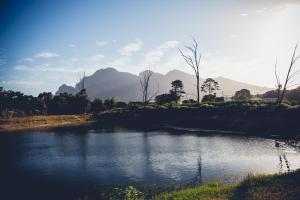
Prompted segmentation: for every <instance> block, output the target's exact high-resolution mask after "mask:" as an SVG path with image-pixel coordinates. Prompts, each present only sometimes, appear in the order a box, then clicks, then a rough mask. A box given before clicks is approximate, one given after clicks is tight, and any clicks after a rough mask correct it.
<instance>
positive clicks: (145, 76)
mask: <svg viewBox="0 0 300 200" xmlns="http://www.w3.org/2000/svg"><path fill="white" fill-rule="evenodd" d="M152 75H153V72H152V71H151V70H146V71H144V72H142V73H141V75H140V76H141V77H140V86H141V91H142V99H143V102H144V103H145V104H147V103H149V102H150V101H151V100H152V99H153V98H154V97H155V96H156V95H157V94H158V90H157V91H155V92H154V93H153V94H151V92H150V90H149V87H150V79H151V76H152Z"/></svg>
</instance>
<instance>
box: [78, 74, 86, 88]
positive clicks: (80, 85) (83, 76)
mask: <svg viewBox="0 0 300 200" xmlns="http://www.w3.org/2000/svg"><path fill="white" fill-rule="evenodd" d="M85 78H86V77H85V72H83V73H82V74H80V75H79V87H80V91H81V90H83V89H85V87H84V82H85Z"/></svg>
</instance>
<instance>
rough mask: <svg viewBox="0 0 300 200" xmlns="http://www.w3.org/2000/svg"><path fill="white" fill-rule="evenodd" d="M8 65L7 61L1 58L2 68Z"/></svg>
mask: <svg viewBox="0 0 300 200" xmlns="http://www.w3.org/2000/svg"><path fill="white" fill-rule="evenodd" d="M6 63H7V60H4V59H1V58H0V66H1V65H5V64H6Z"/></svg>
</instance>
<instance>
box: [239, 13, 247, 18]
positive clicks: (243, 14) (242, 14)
mask: <svg viewBox="0 0 300 200" xmlns="http://www.w3.org/2000/svg"><path fill="white" fill-rule="evenodd" d="M248 15H249V14H248V13H241V14H240V16H242V17H247V16H248Z"/></svg>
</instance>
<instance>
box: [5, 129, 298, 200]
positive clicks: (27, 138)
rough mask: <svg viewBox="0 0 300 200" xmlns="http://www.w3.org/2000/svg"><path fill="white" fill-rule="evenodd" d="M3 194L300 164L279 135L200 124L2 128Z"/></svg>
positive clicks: (147, 186) (148, 184) (90, 191)
mask: <svg viewBox="0 0 300 200" xmlns="http://www.w3.org/2000/svg"><path fill="white" fill-rule="evenodd" d="M0 163H1V167H0V177H1V179H0V199H1V200H5V199H79V198H83V197H84V196H85V195H87V196H89V197H91V199H93V197H96V196H99V195H100V196H101V195H103V194H105V193H107V192H109V191H111V190H112V189H113V188H115V187H120V188H124V187H126V186H129V185H134V186H137V187H138V188H139V189H140V190H142V191H144V192H146V193H147V192H148V193H150V192H149V191H151V190H154V189H153V188H159V189H156V191H157V190H168V188H178V187H183V186H194V185H198V184H201V183H205V182H208V181H211V180H222V181H225V182H228V183H231V182H235V181H238V180H241V179H242V178H243V177H245V176H247V175H248V174H249V173H252V174H259V173H278V172H286V171H288V170H294V169H297V168H300V152H299V150H297V149H295V148H293V147H292V146H289V145H285V144H284V143H280V145H279V147H276V145H275V140H274V139H266V138H259V137H249V136H248V137H247V136H243V135H228V134H227V135H224V134H220V133H218V132H210V133H209V134H207V133H206V132H203V131H200V130H199V131H195V130H194V131H189V130H180V131H179V130H177V131H170V130H169V131H166V130H160V131H138V130H128V129H123V128H113V129H100V130H77V131H73V130H64V131H63V130H60V131H42V132H40V131H32V132H25V133H9V134H8V133H7V134H6V133H2V134H0Z"/></svg>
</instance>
